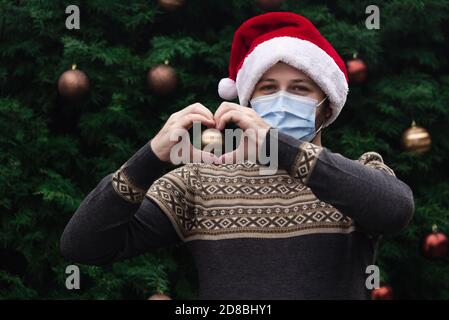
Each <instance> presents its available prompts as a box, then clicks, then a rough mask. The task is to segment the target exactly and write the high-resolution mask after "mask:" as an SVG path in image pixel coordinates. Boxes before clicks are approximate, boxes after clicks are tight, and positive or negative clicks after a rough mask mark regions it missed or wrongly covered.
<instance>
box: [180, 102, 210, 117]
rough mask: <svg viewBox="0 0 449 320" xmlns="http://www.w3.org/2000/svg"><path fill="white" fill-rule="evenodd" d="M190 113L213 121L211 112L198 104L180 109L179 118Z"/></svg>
mask: <svg viewBox="0 0 449 320" xmlns="http://www.w3.org/2000/svg"><path fill="white" fill-rule="evenodd" d="M191 113H198V114H202V115H203V116H205V117H206V118H208V119H214V115H213V113H212V111H210V110H209V109H208V108H206V107H205V106H204V105H202V104H201V103H199V102H196V103H194V104H191V105H190V106H187V107H185V108H184V109H182V110H181V111H179V116H180V117H183V116H185V115H187V114H191Z"/></svg>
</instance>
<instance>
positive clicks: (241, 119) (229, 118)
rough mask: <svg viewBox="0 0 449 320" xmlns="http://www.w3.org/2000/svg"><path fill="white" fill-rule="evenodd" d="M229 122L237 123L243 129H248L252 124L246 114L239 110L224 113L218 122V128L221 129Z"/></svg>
mask: <svg viewBox="0 0 449 320" xmlns="http://www.w3.org/2000/svg"><path fill="white" fill-rule="evenodd" d="M229 122H232V123H235V124H236V125H237V126H238V127H240V128H241V129H243V130H246V129H247V128H248V127H249V126H250V121H249V118H248V116H247V115H246V114H243V113H241V112H239V111H237V110H230V111H228V112H226V113H224V114H223V115H222V116H221V117H220V119H219V120H218V122H216V128H217V129H218V130H220V131H221V130H223V129H224V127H225V126H226V124H227V123H229Z"/></svg>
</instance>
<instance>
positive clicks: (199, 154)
mask: <svg viewBox="0 0 449 320" xmlns="http://www.w3.org/2000/svg"><path fill="white" fill-rule="evenodd" d="M190 159H191V161H192V162H193V163H195V162H201V163H208V164H212V163H217V161H218V158H217V157H216V156H215V155H214V154H213V153H210V152H204V151H203V150H200V149H197V148H195V147H194V146H193V145H190Z"/></svg>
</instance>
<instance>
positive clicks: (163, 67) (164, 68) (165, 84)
mask: <svg viewBox="0 0 449 320" xmlns="http://www.w3.org/2000/svg"><path fill="white" fill-rule="evenodd" d="M147 83H148V88H149V89H150V90H151V91H152V92H154V93H156V94H160V95H165V94H169V93H171V92H173V91H174V90H175V88H176V85H177V84H178V76H177V75H176V71H175V69H174V68H173V67H171V66H170V65H169V64H168V60H166V61H165V63H164V64H159V65H157V66H155V67H153V68H151V69H150V70H149V71H148V75H147Z"/></svg>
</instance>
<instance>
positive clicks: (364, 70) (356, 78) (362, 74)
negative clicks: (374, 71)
mask: <svg viewBox="0 0 449 320" xmlns="http://www.w3.org/2000/svg"><path fill="white" fill-rule="evenodd" d="M346 66H347V69H348V77H349V81H350V82H352V83H359V84H360V83H363V82H365V81H366V78H367V77H368V67H367V66H366V63H365V61H363V60H362V59H360V58H357V53H354V55H353V58H352V59H351V60H349V61H347V62H346Z"/></svg>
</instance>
